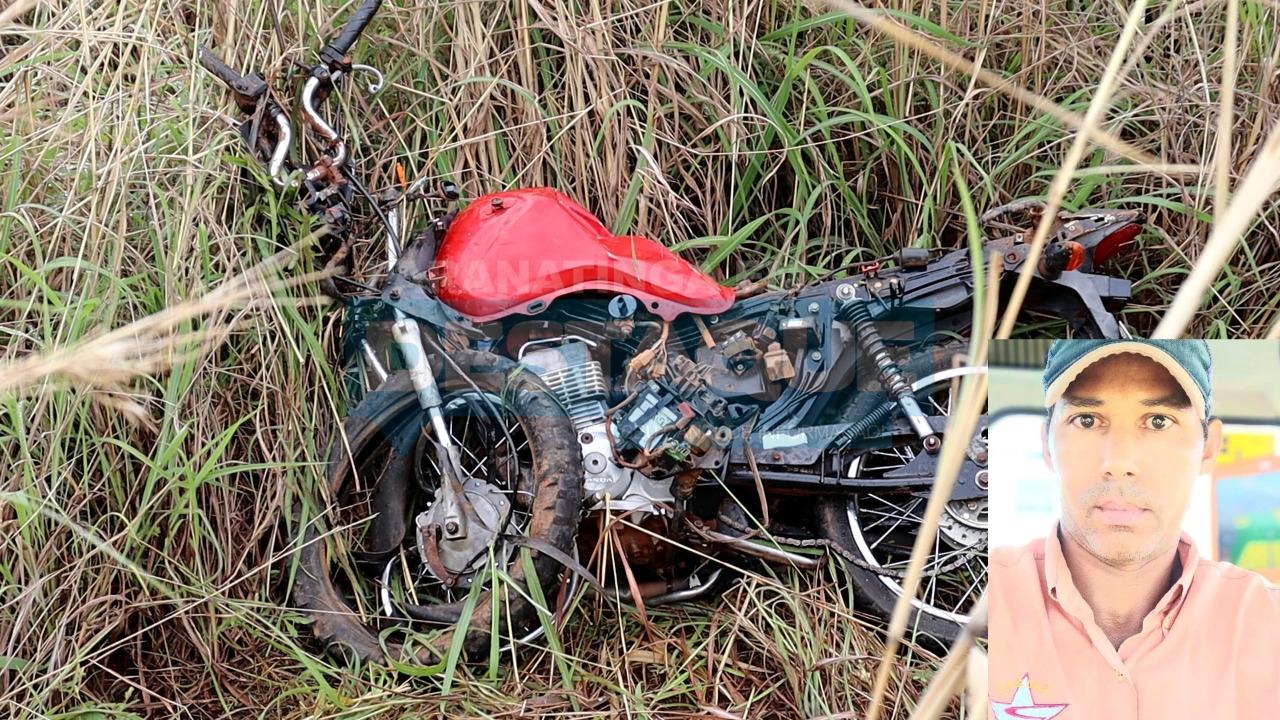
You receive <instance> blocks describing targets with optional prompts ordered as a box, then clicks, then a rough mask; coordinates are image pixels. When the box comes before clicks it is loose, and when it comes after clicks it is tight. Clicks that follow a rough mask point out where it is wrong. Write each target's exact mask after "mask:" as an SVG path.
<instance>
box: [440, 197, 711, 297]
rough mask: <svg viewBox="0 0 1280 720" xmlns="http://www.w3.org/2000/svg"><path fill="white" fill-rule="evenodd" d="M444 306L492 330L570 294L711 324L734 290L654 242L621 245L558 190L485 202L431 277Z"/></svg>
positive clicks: (451, 238)
mask: <svg viewBox="0 0 1280 720" xmlns="http://www.w3.org/2000/svg"><path fill="white" fill-rule="evenodd" d="M432 274H433V275H434V276H435V277H438V278H439V280H438V281H437V283H436V285H435V289H436V294H437V296H438V297H439V298H440V299H441V300H442V301H444V302H445V303H446V304H447V305H449V306H450V307H452V308H453V309H455V310H457V311H458V312H460V313H462V314H463V315H466V316H467V317H469V318H471V319H473V320H476V321H479V322H484V321H488V320H494V319H497V318H500V317H504V316H506V315H512V314H516V313H522V314H528V315H533V314H536V313H538V312H541V311H542V310H543V309H545V308H546V307H547V305H549V304H550V303H551V301H552V300H554V299H556V298H558V297H560V296H562V295H567V294H569V293H574V292H581V291H584V290H598V291H605V292H612V293H617V294H623V293H626V294H629V295H634V296H635V297H636V299H637V300H639V301H640V302H641V303H643V304H644V307H645V308H646V309H648V310H649V311H650V312H652V313H653V314H655V315H657V316H659V317H661V318H662V319H663V320H668V321H670V320H674V319H675V317H676V316H677V315H679V314H680V313H686V312H688V313H695V314H699V315H713V314H717V313H721V312H724V311H725V310H727V309H729V307H730V306H731V305H733V300H734V293H733V290H732V288H728V287H724V286H723V285H720V284H719V283H717V282H716V281H715V280H713V279H712V278H711V277H709V276H708V275H706V274H705V273H703V272H702V271H701V270H699V269H698V268H696V267H694V266H693V265H692V264H690V263H689V262H687V261H685V260H683V259H681V258H680V257H679V256H677V255H676V254H675V253H673V252H671V251H670V250H668V249H666V248H665V247H663V246H662V245H659V244H658V243H656V242H654V241H653V240H650V239H648V238H644V237H639V236H632V235H627V236H616V235H614V234H613V233H611V232H609V230H608V228H606V227H605V226H604V225H603V224H601V222H600V221H599V220H598V219H596V217H595V216H594V215H592V214H591V213H590V212H588V211H587V209H586V208H584V207H582V206H581V205H579V204H577V203H576V202H574V201H573V200H571V199H569V197H568V196H566V195H565V194H564V193H561V192H559V191H557V190H553V189H551V188H529V189H521V190H509V191H506V192H500V193H494V194H491V195H485V196H484V197H481V198H478V199H477V200H476V201H475V202H473V203H471V204H470V205H469V206H467V208H466V209H465V210H463V211H462V212H460V213H458V216H457V217H456V218H454V221H453V223H452V224H451V225H450V226H449V230H448V232H446V233H445V236H444V240H443V241H442V242H441V243H440V249H439V251H438V252H437V254H436V268H435V270H434V272H433V273H432Z"/></svg>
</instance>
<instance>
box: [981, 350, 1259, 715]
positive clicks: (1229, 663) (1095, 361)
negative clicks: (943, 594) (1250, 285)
mask: <svg viewBox="0 0 1280 720" xmlns="http://www.w3.org/2000/svg"><path fill="white" fill-rule="evenodd" d="M989 406H990V415H991V422H990V426H989V431H988V432H989V444H990V474H991V478H990V490H989V496H990V518H991V533H990V538H991V551H990V552H991V558H990V575H989V586H988V598H989V603H990V627H989V630H988V641H989V675H988V677H989V691H990V696H989V699H990V707H991V715H992V716H993V717H995V718H997V720H1001V719H1003V718H1061V719H1062V720H1072V719H1073V718H1108V719H1111V718H1133V719H1134V720H1157V719H1159V720H1167V719H1169V718H1188V719H1190V718H1215V719H1216V718H1255V717H1276V716H1277V715H1278V714H1280V588H1277V582H1280V343H1278V342H1272V341H1248V340H1244V341H1204V340H1132V339H1128V340H1046V341H1040V340H1023V341H996V342H995V343H994V344H993V346H992V350H991V357H990V390H989Z"/></svg>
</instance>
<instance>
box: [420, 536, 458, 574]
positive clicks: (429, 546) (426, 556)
mask: <svg viewBox="0 0 1280 720" xmlns="http://www.w3.org/2000/svg"><path fill="white" fill-rule="evenodd" d="M418 532H419V533H420V534H421V536H422V547H423V549H424V550H425V552H424V553H423V557H422V559H423V560H425V561H426V563H427V567H429V568H431V572H432V574H434V575H435V576H436V578H437V579H438V580H439V581H440V582H442V583H444V586H445V587H450V588H451V587H453V586H455V585H457V584H458V576H457V574H455V573H452V572H450V571H449V568H447V567H445V566H444V560H441V559H440V535H441V533H443V532H444V528H442V527H440V526H439V525H436V524H435V523H431V524H429V525H426V526H425V527H422V528H420V529H419V530H418Z"/></svg>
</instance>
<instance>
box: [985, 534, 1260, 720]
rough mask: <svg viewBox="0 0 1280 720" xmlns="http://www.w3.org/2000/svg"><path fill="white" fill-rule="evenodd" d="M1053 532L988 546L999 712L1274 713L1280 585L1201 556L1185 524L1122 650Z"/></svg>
mask: <svg viewBox="0 0 1280 720" xmlns="http://www.w3.org/2000/svg"><path fill="white" fill-rule="evenodd" d="M1054 530H1055V532H1054V533H1053V534H1052V535H1050V536H1049V537H1048V538H1045V539H1042V540H1036V541H1033V542H1031V543H1030V544H1028V545H1024V546H1022V547H1018V548H997V549H995V550H993V551H992V552H991V571H990V572H991V574H990V580H989V584H988V589H987V591H988V595H989V598H988V599H989V603H990V605H989V613H990V623H989V629H988V638H989V645H988V650H989V652H988V656H989V667H988V672H989V685H990V688H989V689H990V700H991V713H992V716H993V717H994V718H996V720H1005V719H1006V718H1016V719H1019V720H1026V719H1027V718H1044V719H1047V718H1056V719H1057V720H1180V719H1181V718H1186V719H1187V720H1234V719H1235V718H1239V719H1240V720H1244V719H1245V718H1248V719H1249V720H1254V719H1255V718H1256V719H1258V720H1262V719H1263V718H1266V719H1268V720H1269V719H1270V718H1280V589H1277V588H1276V587H1275V586H1273V585H1270V584H1269V583H1267V581H1266V580H1265V579H1263V578H1262V576H1260V575H1258V574H1256V573H1252V572H1249V571H1248V570H1243V569H1241V568H1238V567H1236V566H1234V565H1230V564H1228V563H1223V562H1213V561H1211V560H1206V559H1203V558H1201V557H1200V556H1199V554H1198V553H1197V552H1196V547H1195V544H1194V543H1193V542H1192V541H1191V538H1190V537H1189V536H1188V535H1186V534H1185V533H1184V534H1183V535H1182V539H1181V540H1180V541H1179V543H1178V556H1179V558H1181V560H1182V574H1181V576H1180V577H1179V578H1178V580H1177V581H1176V582H1175V583H1174V585H1173V586H1172V587H1171V588H1169V590H1168V592H1166V593H1165V594H1164V596H1163V597H1162V598H1161V599H1160V601H1159V602H1158V603H1156V607H1155V609H1153V610H1152V611H1151V612H1150V613H1149V614H1148V615H1147V617H1146V618H1144V619H1143V621H1142V629H1141V630H1140V631H1139V632H1138V634H1136V635H1134V636H1132V637H1130V638H1127V639H1126V640H1125V641H1124V642H1123V643H1121V645H1120V647H1119V648H1118V649H1117V648H1114V647H1112V645H1111V642H1110V641H1109V640H1108V639H1107V636H1106V635H1105V634H1104V633H1103V632H1102V630H1101V629H1100V628H1099V627H1098V625H1097V623H1096V622H1094V615H1093V610H1092V609H1091V608H1090V607H1089V606H1088V605H1087V604H1086V603H1085V601H1084V598H1082V597H1081V596H1080V593H1079V592H1078V591H1077V590H1076V587H1075V585H1074V584H1073V582H1072V580H1071V572H1070V571H1069V570H1068V569H1067V565H1066V563H1065V561H1064V560H1063V557H1062V546H1061V544H1060V543H1059V541H1058V536H1057V528H1056V527H1055V529H1054Z"/></svg>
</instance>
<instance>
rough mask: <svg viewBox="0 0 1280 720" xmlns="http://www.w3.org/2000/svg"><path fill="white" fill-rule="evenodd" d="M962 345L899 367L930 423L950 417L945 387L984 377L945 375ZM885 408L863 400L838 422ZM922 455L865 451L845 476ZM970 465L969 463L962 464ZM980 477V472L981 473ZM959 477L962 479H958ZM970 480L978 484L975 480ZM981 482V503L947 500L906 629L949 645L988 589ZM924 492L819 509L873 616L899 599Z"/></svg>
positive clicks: (877, 398)
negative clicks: (934, 417)
mask: <svg viewBox="0 0 1280 720" xmlns="http://www.w3.org/2000/svg"><path fill="white" fill-rule="evenodd" d="M967 350H968V348H967V346H965V345H963V344H955V345H948V346H945V347H943V348H935V349H933V351H931V352H927V353H924V354H921V355H917V356H915V357H912V358H911V359H910V360H909V361H908V362H907V363H906V364H905V365H903V366H902V370H903V374H904V375H905V376H906V378H907V381H908V382H910V383H912V384H913V385H914V386H916V388H917V389H916V392H915V395H916V399H917V400H918V401H919V403H920V406H921V409H923V410H924V411H925V413H926V414H929V415H942V416H947V415H950V413H951V409H952V400H953V398H952V397H951V381H952V379H953V378H955V377H957V376H961V375H966V374H973V373H982V372H986V368H984V367H960V368H956V369H951V368H952V359H953V358H954V357H955V356H957V355H963V354H965V353H966V352H967ZM883 402H885V395H884V394H881V393H863V394H862V395H861V396H860V397H857V398H856V399H855V400H854V401H853V402H851V403H850V404H849V405H848V406H847V407H846V408H845V409H844V412H843V413H842V415H841V419H842V420H843V421H851V420H855V419H858V418H861V417H865V416H866V415H868V414H869V413H871V412H872V411H873V410H874V409H875V408H876V407H877V406H878V405H879V404H881V403H883ZM986 427H987V423H986V410H985V406H984V409H983V416H982V417H981V418H980V420H979V423H978V428H977V430H976V437H975V438H972V439H971V440H970V443H971V447H977V446H982V447H985V443H986ZM922 452H924V450H923V447H922V445H921V443H920V440H919V439H918V438H915V437H904V438H903V439H902V440H901V442H899V443H897V444H895V445H894V446H892V447H888V448H883V449H877V450H869V451H867V452H865V453H863V454H861V455H859V456H857V457H856V458H855V459H854V460H853V462H852V463H851V466H850V467H849V468H847V472H846V474H847V475H848V476H850V477H883V476H885V475H886V474H888V473H892V472H893V471H894V470H900V469H902V468H903V467H905V466H906V465H908V464H909V463H911V461H912V460H914V459H915V458H916V456H917V455H919V454H920V453H922ZM965 462H966V463H972V462H973V460H972V459H971V458H967V459H966V460H965ZM980 469H985V468H980ZM962 472H963V471H962ZM975 477H985V474H984V475H981V476H979V475H978V474H977V473H975ZM985 485H986V481H985V479H983V480H982V482H980V483H978V486H979V487H981V488H983V491H982V495H981V497H980V498H968V499H963V500H952V501H950V502H948V503H947V507H946V510H945V512H944V513H943V516H942V521H941V524H940V525H939V527H938V532H937V533H936V535H935V537H934V538H933V550H932V552H931V553H930V555H929V557H928V558H927V560H926V563H925V568H924V570H925V576H924V577H923V578H922V579H921V582H920V586H919V590H918V591H917V593H916V597H915V598H912V600H911V604H912V606H913V607H912V614H911V621H910V622H909V623H908V628H912V629H914V630H915V632H916V633H918V634H921V635H925V636H929V637H931V638H933V639H934V640H936V641H937V642H939V643H941V644H943V645H944V646H945V645H950V644H951V643H952V642H953V641H954V640H955V638H956V636H957V635H958V634H959V632H960V628H961V627H962V626H963V625H964V624H965V623H967V622H968V621H969V615H968V612H969V609H970V607H972V605H973V603H974V602H976V601H977V600H978V597H979V596H981V594H982V592H983V589H984V588H985V587H986V583H987V550H986V548H987V498H986V491H985ZM928 502H929V494H928V492H920V491H919V488H901V489H887V490H884V491H876V492H860V493H857V494H854V495H851V496H846V497H839V498H830V499H827V500H825V501H824V502H822V503H821V504H820V505H819V506H818V524H819V527H820V528H821V531H822V533H823V534H824V535H825V536H826V537H827V539H828V540H830V541H832V542H834V543H836V544H837V545H839V546H840V548H842V549H843V550H844V551H845V553H847V554H849V555H850V556H851V557H852V558H855V559H856V562H848V561H847V559H846V562H845V566H846V568H847V570H848V572H849V575H850V577H851V579H852V581H853V584H854V586H855V589H856V591H857V592H858V595H859V596H860V597H861V598H863V599H864V600H865V601H866V602H867V604H868V605H869V606H870V609H871V610H872V611H874V612H875V614H877V615H880V616H881V617H884V618H886V619H887V618H889V617H890V616H891V615H892V613H893V608H894V606H895V605H896V604H897V602H898V598H899V597H901V596H902V594H903V586H902V575H903V574H904V572H905V570H906V568H907V565H908V561H909V559H910V557H911V549H912V546H913V545H914V543H915V540H916V537H917V536H918V535H919V534H920V529H921V527H922V525H923V523H924V514H925V506H926V505H928Z"/></svg>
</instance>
